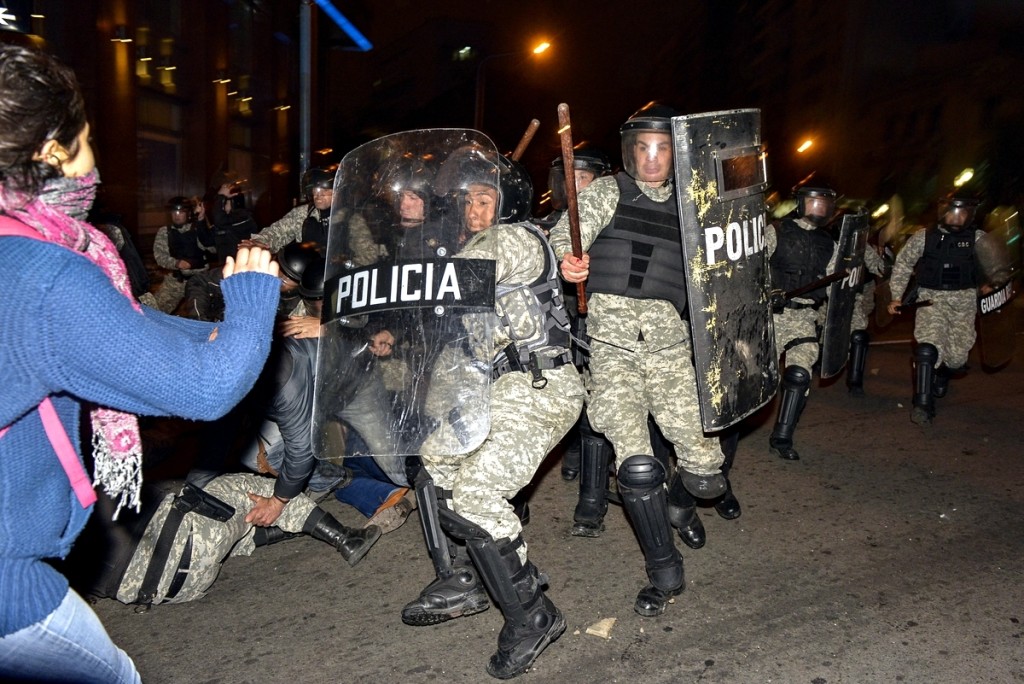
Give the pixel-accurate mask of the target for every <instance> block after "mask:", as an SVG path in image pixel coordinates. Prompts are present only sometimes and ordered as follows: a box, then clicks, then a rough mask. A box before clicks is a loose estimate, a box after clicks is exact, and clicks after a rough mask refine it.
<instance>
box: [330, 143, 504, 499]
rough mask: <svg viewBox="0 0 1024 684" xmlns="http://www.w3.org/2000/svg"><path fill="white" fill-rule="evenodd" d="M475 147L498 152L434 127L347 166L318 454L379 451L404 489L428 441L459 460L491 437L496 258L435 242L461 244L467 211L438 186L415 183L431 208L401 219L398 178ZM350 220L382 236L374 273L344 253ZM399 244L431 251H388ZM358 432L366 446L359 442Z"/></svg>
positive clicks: (335, 224)
mask: <svg viewBox="0 0 1024 684" xmlns="http://www.w3.org/2000/svg"><path fill="white" fill-rule="evenodd" d="M467 148H471V149H474V150H490V151H493V153H494V154H495V155H496V154H497V151H496V150H494V145H493V144H492V143H491V141H490V140H488V139H487V138H486V136H484V135H483V134H481V133H478V132H476V131H470V130H460V129H434V130H420V131H408V132H404V133H396V134H393V135H389V136H385V137H383V138H379V139H377V140H374V141H372V142H369V143H366V144H364V145H362V146H360V147H358V148H356V149H355V150H353V151H352V152H350V153H349V154H347V155H345V158H344V159H343V160H342V162H341V165H340V167H339V169H338V174H337V177H336V179H335V189H334V204H333V206H332V219H331V226H330V232H329V236H328V245H327V258H328V263H327V269H326V273H325V277H324V305H323V313H322V316H321V326H320V347H319V353H318V357H317V372H316V383H315V392H314V415H313V442H314V452H315V453H316V454H317V456H318V457H319V458H324V459H330V458H337V453H338V452H339V450H341V451H346V452H347V453H346V455H345V458H346V460H348V459H350V458H354V457H359V456H363V455H368V456H372V457H373V458H374V460H375V461H376V462H377V464H378V465H379V466H380V467H381V468H382V469H383V470H384V472H385V473H387V474H388V476H389V477H391V479H392V480H394V481H395V482H396V483H398V484H407V483H408V482H407V478H406V472H405V461H406V457H407V456H410V455H418V454H420V453H423V452H422V451H421V449H423V448H424V443H425V442H427V441H428V438H429V442H430V443H431V444H433V445H434V448H435V449H437V450H439V451H442V452H444V453H447V454H460V453H468V452H469V451H472V450H473V449H474V448H476V447H477V446H479V445H480V444H481V443H482V442H483V440H484V438H485V437H486V436H487V433H488V432H489V431H490V411H489V397H490V383H491V355H492V353H493V350H492V349H491V344H492V339H491V332H492V328H493V320H494V279H495V278H494V262H493V261H487V260H470V259H454V258H452V256H451V253H450V251H448V250H446V249H437V248H436V245H435V244H434V242H435V241H437V240H441V241H448V242H449V243H450V244H452V245H454V244H456V238H457V236H458V234H459V231H460V226H461V216H462V211H461V206H460V204H459V198H458V196H457V195H456V194H444V193H442V194H440V195H439V194H438V192H437V189H436V187H434V188H431V189H430V192H429V194H427V193H425V192H424V186H423V184H422V183H419V184H418V185H417V190H418V192H419V195H418V196H419V197H420V199H421V200H424V201H425V202H426V203H427V204H429V205H430V206H429V207H428V208H425V209H426V210H425V211H424V212H423V217H424V220H423V221H422V222H418V223H417V222H410V221H409V220H407V214H402V215H401V216H400V215H399V214H400V202H401V195H402V190H403V188H402V187H400V183H399V182H398V179H400V178H407V177H409V173H408V171H409V163H408V162H409V160H410V159H431V160H444V159H445V158H446V157H448V156H449V154H451V153H453V152H455V151H456V150H464V149H467ZM480 158H481V160H486V158H487V157H486V155H480ZM483 163H486V162H485V161H481V162H480V164H483ZM480 164H477V167H476V168H474V169H473V170H474V171H476V172H477V173H479V172H480V168H479V166H480ZM487 171H489V172H492V173H493V175H495V176H496V175H497V174H498V173H499V171H498V170H497V169H493V170H492V169H488V170H487ZM449 173H455V172H454V171H449ZM456 175H457V174H456ZM453 180H454V181H457V180H458V179H453ZM424 198H425V199H424ZM406 200H408V196H407V197H406ZM354 217H360V218H362V219H364V220H365V222H366V225H367V227H368V228H369V233H370V235H373V236H375V237H376V238H377V239H378V240H380V243H379V244H380V246H381V247H382V248H381V249H379V250H378V253H379V254H380V258H379V259H378V260H377V262H376V263H373V264H370V265H369V266H362V267H353V265H352V261H351V259H349V258H348V255H349V253H350V249H351V248H350V244H351V242H352V241H353V238H354V236H353V235H352V233H351V227H352V221H353V218H354ZM396 231H404V233H403V234H402V235H401V236H398V235H395V234H394V233H395V232H396ZM410 231H419V232H417V233H416V234H415V235H413V234H411V233H410ZM425 235H429V236H431V237H430V239H429V240H426V239H424V236H425ZM364 237H365V236H364ZM399 237H400V238H401V239H392V238H399ZM394 244H423V245H429V247H425V248H424V249H423V250H418V249H415V250H408V249H405V250H397V251H396V250H391V251H389V250H388V249H387V248H386V247H385V246H386V245H394ZM428 250H429V251H428ZM353 431H354V432H355V433H357V435H358V437H359V438H361V439H359V440H353V435H352V434H351V433H352V432H353ZM354 449H356V450H354ZM363 452H366V453H365V454H364V453H363Z"/></svg>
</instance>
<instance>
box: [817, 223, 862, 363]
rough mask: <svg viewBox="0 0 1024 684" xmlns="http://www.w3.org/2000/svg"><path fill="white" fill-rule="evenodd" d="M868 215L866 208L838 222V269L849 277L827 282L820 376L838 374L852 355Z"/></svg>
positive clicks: (837, 271) (837, 270)
mask: <svg viewBox="0 0 1024 684" xmlns="http://www.w3.org/2000/svg"><path fill="white" fill-rule="evenodd" d="M869 229H870V226H869V225H868V215H867V214H866V213H865V212H863V211H860V212H857V213H850V214H843V216H842V218H841V222H840V224H839V251H838V256H837V258H836V267H835V271H834V272H835V273H839V272H841V271H843V270H845V271H846V277H844V278H842V279H840V280H837V281H835V282H834V283H832V284H831V285H829V286H828V288H829V289H828V308H827V309H826V313H825V327H824V330H823V332H822V339H821V377H823V378H831V377H832V376H834V375H837V374H838V373H839V372H840V371H841V370H843V366H845V365H846V359H847V357H848V356H849V355H850V324H851V322H852V321H853V310H854V307H855V306H856V305H857V289H858V287H859V286H860V284H861V283H863V282H864V278H865V277H866V276H867V274H866V272H865V269H864V249H865V246H866V245H867V243H868V231H869Z"/></svg>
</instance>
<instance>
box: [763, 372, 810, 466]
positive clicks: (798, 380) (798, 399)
mask: <svg viewBox="0 0 1024 684" xmlns="http://www.w3.org/2000/svg"><path fill="white" fill-rule="evenodd" d="M810 386H811V373H810V371H808V370H807V369H806V368H802V367H800V366H788V367H787V368H786V371H785V372H784V373H783V375H782V397H781V399H780V400H779V416H778V418H777V419H776V421H775V429H774V430H772V434H771V437H769V438H768V445H769V447H770V451H771V453H772V454H774V455H775V456H778V457H779V458H783V459H785V460H787V461H796V460H798V459H799V458H800V454H798V453H797V452H796V449H794V448H793V432H794V431H795V430H796V424H797V421H799V420H800V414H801V413H803V410H804V406H806V405H807V390H808V389H809V388H810Z"/></svg>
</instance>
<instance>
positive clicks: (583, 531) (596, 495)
mask: <svg viewBox="0 0 1024 684" xmlns="http://www.w3.org/2000/svg"><path fill="white" fill-rule="evenodd" d="M611 457H612V449H611V445H609V444H608V442H607V441H605V439H604V438H603V437H600V436H598V435H591V436H585V437H583V439H582V443H581V452H580V494H579V499H578V500H577V502H576V510H575V511H574V512H573V516H572V518H573V526H572V535H573V536H574V537H599V536H601V532H602V531H603V530H604V516H605V513H607V512H608V495H607V491H608V464H609V463H610V461H611Z"/></svg>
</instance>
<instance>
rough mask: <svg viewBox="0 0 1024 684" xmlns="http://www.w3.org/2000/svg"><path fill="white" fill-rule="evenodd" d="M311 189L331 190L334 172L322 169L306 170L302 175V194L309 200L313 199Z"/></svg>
mask: <svg viewBox="0 0 1024 684" xmlns="http://www.w3.org/2000/svg"><path fill="white" fill-rule="evenodd" d="M313 188H322V189H324V190H333V189H334V172H332V171H330V170H328V169H322V168H312V169H308V170H307V171H306V172H305V173H304V174H302V194H303V195H304V196H305V197H306V198H307V199H311V198H312V197H313Z"/></svg>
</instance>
